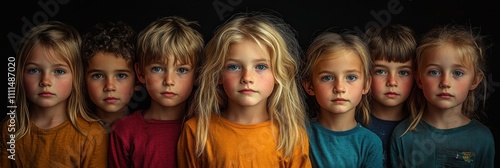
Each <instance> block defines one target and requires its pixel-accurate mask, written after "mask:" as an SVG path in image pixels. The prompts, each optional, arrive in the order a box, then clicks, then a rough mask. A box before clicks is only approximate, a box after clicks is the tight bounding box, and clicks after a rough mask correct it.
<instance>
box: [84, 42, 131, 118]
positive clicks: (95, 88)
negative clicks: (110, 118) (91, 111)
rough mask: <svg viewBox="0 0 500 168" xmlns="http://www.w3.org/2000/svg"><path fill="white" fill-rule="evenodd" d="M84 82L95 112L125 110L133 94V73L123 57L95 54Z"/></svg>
mask: <svg viewBox="0 0 500 168" xmlns="http://www.w3.org/2000/svg"><path fill="white" fill-rule="evenodd" d="M85 81H86V82H87V89H88V91H89V96H90V99H91V100H92V102H93V103H94V104H95V105H96V106H97V110H99V111H102V112H109V113H113V112H118V111H122V110H127V108H128V107H127V105H128V102H129V101H130V99H131V98H132V95H133V93H134V85H135V73H134V70H133V67H132V65H130V64H129V63H128V62H127V60H125V59H124V58H123V57H118V56H116V55H115V54H113V53H103V52H99V53H97V54H96V55H94V57H92V59H91V60H90V61H89V66H88V67H87V68H86V71H85Z"/></svg>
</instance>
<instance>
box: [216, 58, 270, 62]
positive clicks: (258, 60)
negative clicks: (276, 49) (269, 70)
mask: <svg viewBox="0 0 500 168" xmlns="http://www.w3.org/2000/svg"><path fill="white" fill-rule="evenodd" d="M226 61H233V62H241V60H239V59H234V58H227V59H226ZM252 62H270V61H269V60H267V59H255V60H252Z"/></svg>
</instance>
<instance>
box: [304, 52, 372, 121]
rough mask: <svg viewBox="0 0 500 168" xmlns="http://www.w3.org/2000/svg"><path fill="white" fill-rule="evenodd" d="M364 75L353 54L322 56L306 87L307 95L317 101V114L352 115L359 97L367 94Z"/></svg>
mask: <svg viewBox="0 0 500 168" xmlns="http://www.w3.org/2000/svg"><path fill="white" fill-rule="evenodd" d="M363 71H364V67H363V64H362V62H361V59H360V58H359V56H358V55H357V54H356V53H354V52H350V51H345V50H342V51H337V52H335V53H330V54H328V55H325V56H324V58H323V59H321V60H320V61H319V62H318V64H317V65H316V66H315V67H314V68H313V70H312V78H311V79H312V80H311V82H312V85H311V83H308V84H307V83H306V84H305V87H306V91H307V93H308V94H309V95H312V96H315V97H316V101H317V102H318V104H319V106H320V114H327V113H335V114H340V113H351V114H352V115H354V114H355V110H356V106H357V105H358V104H359V102H360V101H361V98H362V95H363V94H366V93H367V92H368V88H367V89H365V88H364V86H365V81H364V78H365V77H364V75H363ZM369 85H370V83H369V80H368V83H367V85H366V86H369Z"/></svg>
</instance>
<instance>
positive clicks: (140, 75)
mask: <svg viewBox="0 0 500 168" xmlns="http://www.w3.org/2000/svg"><path fill="white" fill-rule="evenodd" d="M134 68H135V73H136V74H137V79H138V80H139V82H141V83H146V79H145V78H144V72H143V71H142V70H143V69H142V68H141V66H140V65H139V63H135V64H134Z"/></svg>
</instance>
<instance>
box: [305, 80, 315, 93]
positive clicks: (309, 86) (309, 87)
mask: <svg viewBox="0 0 500 168" xmlns="http://www.w3.org/2000/svg"><path fill="white" fill-rule="evenodd" d="M302 87H304V90H305V91H306V93H307V94H308V95H311V96H314V95H315V93H314V88H313V86H312V83H311V82H310V81H306V80H303V81H302Z"/></svg>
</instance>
